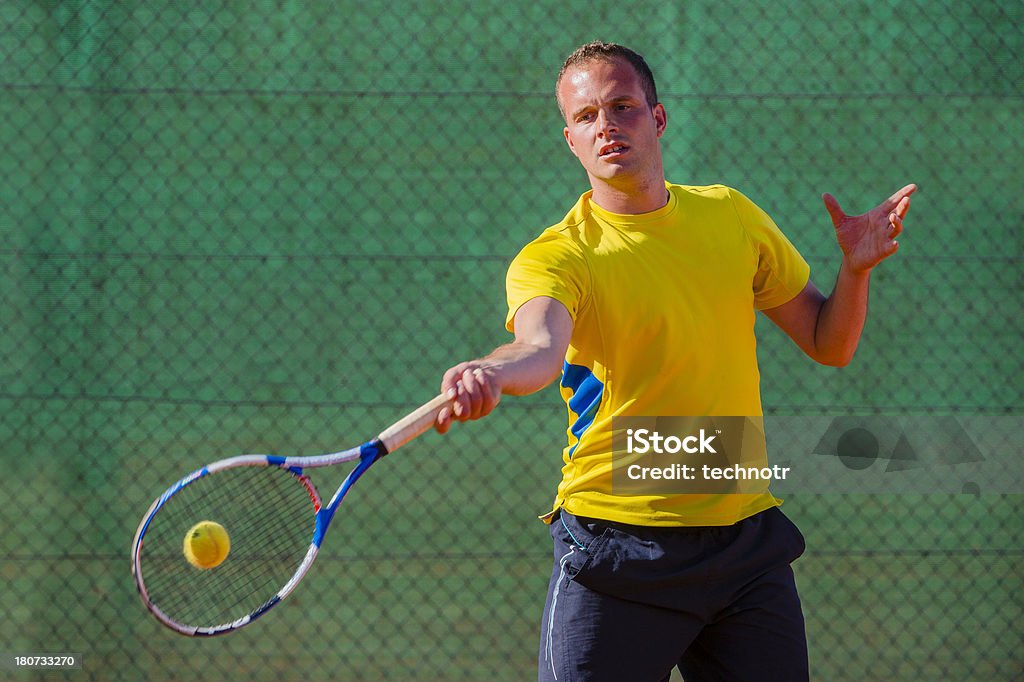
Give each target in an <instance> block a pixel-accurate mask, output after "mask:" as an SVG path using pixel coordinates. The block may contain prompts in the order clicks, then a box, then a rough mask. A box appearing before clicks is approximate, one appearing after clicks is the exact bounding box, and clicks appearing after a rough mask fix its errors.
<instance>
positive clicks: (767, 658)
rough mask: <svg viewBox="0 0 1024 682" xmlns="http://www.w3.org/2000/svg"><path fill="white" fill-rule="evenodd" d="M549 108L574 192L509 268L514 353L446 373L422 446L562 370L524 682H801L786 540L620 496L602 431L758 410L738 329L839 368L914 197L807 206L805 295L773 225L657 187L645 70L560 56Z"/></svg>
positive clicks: (797, 260)
mask: <svg viewBox="0 0 1024 682" xmlns="http://www.w3.org/2000/svg"><path fill="white" fill-rule="evenodd" d="M556 94H557V100H558V105H559V108H560V110H561V112H562V115H563V117H564V119H565V128H564V131H563V132H564V136H565V140H566V143H567V144H568V145H569V149H570V150H571V151H572V153H573V154H574V155H575V156H576V157H577V158H578V159H579V161H580V164H581V165H582V166H583V168H584V170H585V171H586V173H587V177H588V178H589V180H590V186H591V190H590V191H589V192H587V193H585V194H584V195H583V196H582V197H581V198H580V200H579V202H578V203H577V204H576V206H575V207H573V209H572V210H570V212H569V213H568V214H567V215H566V217H565V218H564V219H563V220H562V221H561V222H560V223H559V224H557V225H555V226H553V227H551V228H549V229H547V230H545V231H544V233H543V234H542V235H541V236H540V237H539V238H537V239H536V240H534V241H533V242H531V243H530V244H529V245H527V246H526V247H525V248H524V249H523V251H522V252H521V253H520V254H519V255H518V256H517V257H516V259H515V260H514V261H513V263H512V265H511V266H510V268H509V273H508V278H507V290H508V302H509V317H508V321H507V326H508V329H509V331H512V332H513V333H514V335H515V339H514V341H512V342H511V343H509V344H506V345H503V346H500V347H499V348H497V349H495V350H494V351H493V352H492V353H490V354H489V355H487V356H486V357H483V358H480V359H477V360H471V361H468V362H462V363H459V364H458V365H455V366H454V367H452V368H451V369H449V370H448V371H447V372H446V373H445V375H444V378H443V380H442V383H441V389H442V392H446V393H448V395H450V396H451V397H452V405H451V407H450V408H446V409H444V410H442V412H441V414H440V415H439V416H438V420H437V429H438V431H441V432H442V433H443V432H444V431H446V430H447V429H448V428H449V426H450V424H451V422H452V421H453V420H458V421H466V420H470V419H477V418H480V417H483V416H485V415H487V414H489V413H490V412H491V411H492V410H493V409H494V407H495V406H496V405H497V404H498V401H499V400H500V399H501V396H503V395H524V394H528V393H532V392H534V391H537V390H539V389H541V388H543V387H544V386H546V385H548V384H549V383H551V382H552V381H554V380H555V379H556V378H557V377H559V375H561V382H560V388H561V392H562V396H563V398H564V399H565V401H566V403H567V405H568V408H569V413H570V423H569V430H568V434H569V443H568V445H567V447H566V448H565V451H564V453H563V464H564V466H563V469H562V473H563V478H562V482H561V484H560V485H559V487H558V491H557V493H556V497H555V502H554V505H553V509H552V511H551V512H550V513H549V514H547V515H546V516H545V517H543V518H544V520H545V521H547V522H548V523H550V524H551V534H552V538H553V540H554V547H555V554H554V558H555V562H554V566H553V570H552V577H551V582H550V585H549V590H548V597H547V603H546V606H545V612H544V617H543V620H542V626H541V642H540V656H539V663H538V675H539V679H541V680H629V681H644V680H652V681H653V680H661V679H668V676H669V674H670V672H671V669H672V668H673V667H675V666H678V667H679V669H680V671H681V672H682V673H683V675H684V676H685V678H686V680H687V682H700V681H701V680H755V679H756V680H758V681H759V682H760V681H763V680H787V681H790V680H801V679H807V678H808V664H807V647H806V638H805V634H804V623H803V616H802V613H801V610H800V601H799V598H798V596H797V592H796V585H795V581H794V579H793V573H792V570H791V568H790V562H791V561H793V560H794V559H795V558H796V557H798V556H799V555H800V554H801V553H802V551H803V538H802V536H801V535H800V533H799V531H798V530H797V529H796V527H795V526H794V525H793V524H792V523H791V522H789V521H788V519H786V518H785V517H784V516H783V515H782V513H781V512H780V511H779V510H778V509H777V507H778V505H779V504H780V502H779V501H778V500H776V499H775V498H774V497H772V496H771V494H770V493H768V492H767V489H765V490H764V491H763V492H760V493H757V494H745V495H739V494H733V495H730V494H681V495H666V494H656V493H655V492H651V491H647V492H646V493H645V492H644V491H640V492H630V493H623V492H622V490H621V489H620V490H619V492H618V494H617V493H616V488H615V485H614V482H612V480H611V479H612V425H611V424H612V421H611V420H612V419H613V418H623V417H636V416H671V415H690V416H693V415H713V416H728V415H746V416H758V415H760V414H761V404H760V395H759V388H758V381H759V374H758V370H757V362H756V356H755V343H754V334H753V327H754V316H755V309H758V310H761V311H762V312H764V313H765V315H767V317H768V318H769V319H771V320H772V321H773V322H774V323H775V324H777V325H778V326H779V327H780V328H782V330H783V331H785V332H786V333H787V334H788V335H789V336H790V337H791V338H792V339H793V341H794V342H796V344H797V345H798V346H799V347H800V348H801V349H803V350H804V352H806V353H807V355H809V356H810V357H811V358H813V359H814V360H816V361H818V362H821V363H824V364H828V365H835V366H843V365H845V364H847V363H848V362H849V361H850V359H851V357H852V356H853V353H854V350H855V349H856V347H857V342H858V339H859V337H860V333H861V329H862V328H863V324H864V319H865V315H866V311H867V298H868V283H869V279H870V274H871V270H872V268H874V267H875V266H876V265H878V263H880V262H881V261H882V260H883V259H885V258H886V257H888V256H890V255H892V254H893V253H895V252H896V250H897V248H898V244H897V243H896V241H895V238H896V237H897V235H899V234H900V232H901V230H902V222H903V218H904V216H905V215H906V213H907V210H908V208H909V205H910V199H909V196H910V194H911V193H913V192H914V190H915V189H916V187H915V186H914V185H908V186H906V187H904V188H903V189H901V190H900V191H898V192H897V193H896V194H894V195H893V196H892V197H890V198H889V199H888V200H886V201H885V202H883V203H882V204H881V205H880V206H878V207H877V208H876V209H874V210H873V211H871V212H869V213H867V214H864V215H860V216H848V215H846V214H845V213H844V212H843V211H842V209H841V208H840V207H839V204H838V202H837V201H836V200H835V199H834V198H833V197H832V196H831V195H829V194H826V195H824V197H823V198H824V202H825V207H826V209H827V210H828V213H829V215H830V216H831V218H832V223H833V226H834V227H835V230H836V235H837V238H838V241H839V246H840V248H841V251H842V265H841V267H840V271H839V276H838V279H837V281H836V284H835V287H834V290H833V292H832V294H831V295H830V296H829V297H827V298H826V297H825V296H823V295H822V294H821V293H820V292H819V290H818V289H817V288H816V287H815V286H814V284H813V283H812V282H811V281H810V279H809V268H808V266H807V264H806V263H805V262H804V260H803V258H801V257H800V254H799V253H798V252H797V251H796V249H795V248H793V246H792V245H791V244H790V243H789V241H788V240H786V238H785V236H783V234H782V233H781V232H780V231H779V229H778V228H777V227H776V226H775V225H774V223H773V222H772V221H771V219H770V218H769V217H768V216H767V215H766V214H765V213H764V212H763V211H761V210H760V209H759V208H758V207H757V206H755V205H754V204H753V203H752V202H750V200H748V199H746V198H745V197H744V196H743V195H741V194H740V193H739V192H736V191H735V190H732V189H729V188H727V187H722V186H711V187H685V186H680V185H673V184H668V183H666V181H665V177H664V171H663V169H662V157H661V148H660V138H661V136H662V134H663V133H664V132H665V129H666V122H667V116H666V111H665V108H664V106H662V104H661V103H659V102H658V99H657V91H656V87H655V83H654V78H653V76H652V75H651V72H650V69H649V68H648V66H647V64H646V63H645V62H644V60H643V58H642V57H641V56H640V55H638V54H636V53H635V52H633V51H631V50H629V49H627V48H625V47H622V46H619V45H614V44H608V43H601V42H595V43H590V44H588V45H584V46H582V47H581V48H579V49H578V50H576V51H575V52H574V53H573V54H572V55H571V56H570V57H569V58H568V59H567V60H566V62H565V64H564V65H563V68H562V70H561V72H560V73H559V76H558V80H557V84H556Z"/></svg>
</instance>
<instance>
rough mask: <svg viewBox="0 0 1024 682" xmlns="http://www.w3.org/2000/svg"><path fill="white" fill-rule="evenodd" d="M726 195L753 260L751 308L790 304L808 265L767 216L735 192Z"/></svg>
mask: <svg viewBox="0 0 1024 682" xmlns="http://www.w3.org/2000/svg"><path fill="white" fill-rule="evenodd" d="M730 193H731V195H732V199H733V205H734V206H735V207H736V212H737V214H738V215H739V218H740V223H741V224H742V226H743V228H744V230H746V233H747V236H748V237H749V239H750V241H751V245H752V247H753V249H754V253H755V256H756V258H757V271H756V272H755V273H754V280H753V290H754V308H756V309H757V310H766V309H768V308H775V307H777V306H780V305H782V304H783V303H787V302H789V301H791V300H792V299H793V298H794V297H795V296H796V295H797V294H799V293H800V292H801V291H803V288H804V287H805V286H806V285H807V280H808V279H810V275H811V268H810V266H809V265H807V261H805V260H804V259H803V256H801V255H800V252H799V251H797V250H796V247H795V246H793V244H792V243H791V242H790V241H789V240H788V239H787V238H786V235H784V234H782V230H780V229H779V228H778V227H777V226H776V225H775V222H774V221H772V219H771V218H770V217H769V216H768V214H767V213H765V212H764V211H762V210H761V209H760V208H759V207H758V206H757V205H756V204H755V203H754V202H752V201H751V200H750V199H748V198H747V197H745V196H743V195H742V194H741V193H739V192H737V191H736V190H730Z"/></svg>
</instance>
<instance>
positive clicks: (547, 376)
mask: <svg viewBox="0 0 1024 682" xmlns="http://www.w3.org/2000/svg"><path fill="white" fill-rule="evenodd" d="M563 354H564V351H562V350H560V349H558V348H555V347H554V346H552V345H538V344H533V343H525V342H522V341H513V342H512V343H507V344H505V345H503V346H499V347H497V348H495V349H494V351H493V352H492V353H490V354H489V355H487V356H486V357H484V358H481V360H480V365H481V369H483V370H484V371H486V372H493V375H494V378H495V379H496V380H497V383H498V385H499V386H501V392H502V394H503V395H528V394H530V393H535V392H537V391H539V390H540V389H542V388H544V387H545V386H547V385H548V384H550V383H551V382H552V381H554V380H555V379H556V378H557V377H558V375H559V373H560V371H561V368H562V361H563V358H564V355H563Z"/></svg>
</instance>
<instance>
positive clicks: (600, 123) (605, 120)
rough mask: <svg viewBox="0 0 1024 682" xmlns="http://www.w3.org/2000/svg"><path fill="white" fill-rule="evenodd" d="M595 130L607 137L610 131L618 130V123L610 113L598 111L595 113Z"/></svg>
mask: <svg viewBox="0 0 1024 682" xmlns="http://www.w3.org/2000/svg"><path fill="white" fill-rule="evenodd" d="M597 130H598V133H600V134H601V135H602V136H605V137H607V136H608V135H609V134H611V133H615V132H618V130H619V124H618V122H617V121H616V120H615V117H614V116H612V115H611V113H609V112H607V111H599V112H598V113H597Z"/></svg>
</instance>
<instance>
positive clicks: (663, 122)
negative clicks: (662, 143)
mask: <svg viewBox="0 0 1024 682" xmlns="http://www.w3.org/2000/svg"><path fill="white" fill-rule="evenodd" d="M652 113H653V114H654V123H655V125H656V126H657V128H658V137H661V135H662V133H664V132H665V128H666V126H668V114H666V113H665V107H664V106H662V104H661V102H658V103H657V104H655V105H654V109H653V110H652Z"/></svg>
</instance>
